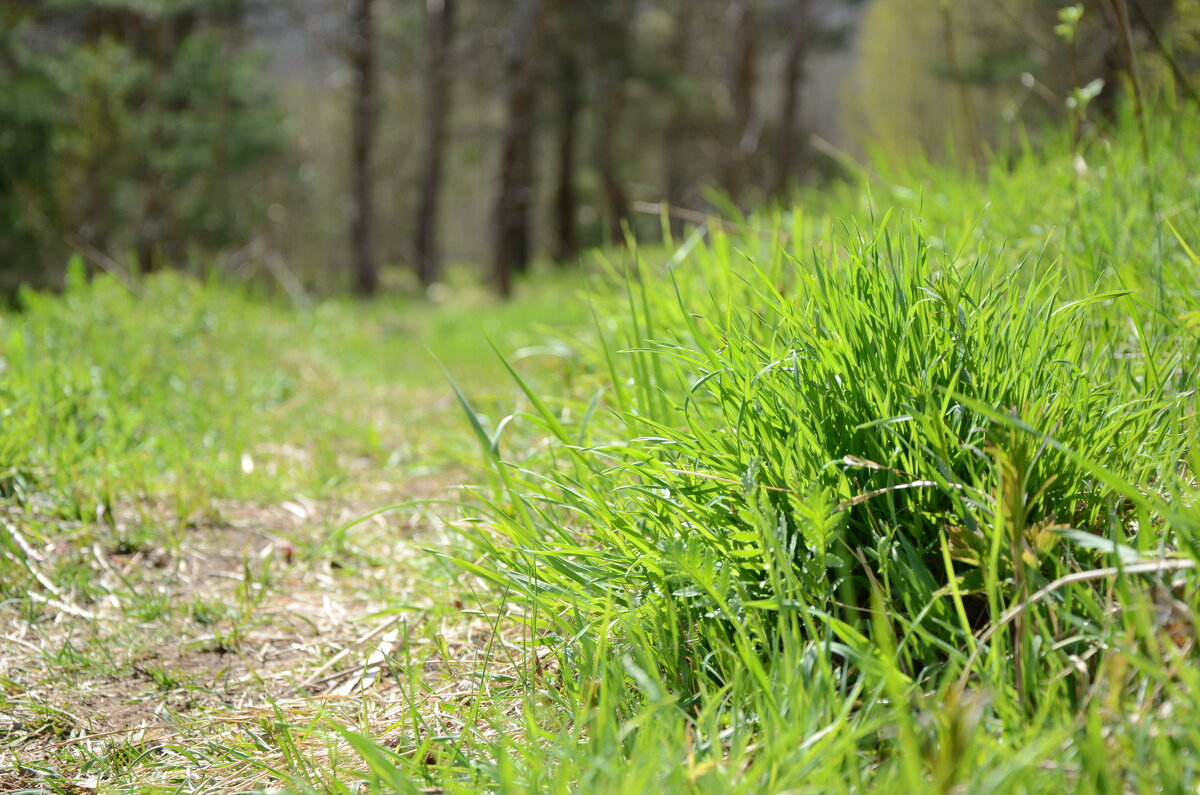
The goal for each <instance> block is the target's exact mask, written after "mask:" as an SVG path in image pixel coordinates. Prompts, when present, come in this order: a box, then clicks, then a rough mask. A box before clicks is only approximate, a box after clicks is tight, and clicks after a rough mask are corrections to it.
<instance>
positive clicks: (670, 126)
mask: <svg viewBox="0 0 1200 795" xmlns="http://www.w3.org/2000/svg"><path fill="white" fill-rule="evenodd" d="M691 43H692V0H682V2H681V3H679V6H678V9H677V11H676V16H675V35H674V36H673V37H672V39H671V50H670V54H669V58H670V64H671V69H672V71H673V72H674V79H675V81H676V84H675V86H674V89H673V91H672V95H671V97H670V102H671V115H670V118H669V119H668V120H667V126H666V131H665V136H664V138H663V161H664V163H665V170H666V175H665V176H666V183H667V184H666V186H665V188H666V199H667V204H668V205H670V206H671V207H673V208H681V207H684V206H685V205H686V204H687V201H688V196H687V192H688V188H689V184H688V167H687V162H688V161H687V153H688V140H689V139H688V124H687V121H688V115H689V114H688V103H687V99H688V92H687V91H686V90H685V88H683V87H682V85H683V83H684V81H687V80H688V79H689V78H688V75H689V74H690V71H689V68H690V65H691V64H690V61H691ZM670 224H671V227H670V228H671V234H672V235H673V236H674V237H679V236H680V235H682V234H683V220H682V219H680V218H678V217H676V216H674V215H672V216H671V220H670Z"/></svg>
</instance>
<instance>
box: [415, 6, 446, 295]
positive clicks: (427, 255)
mask: <svg viewBox="0 0 1200 795" xmlns="http://www.w3.org/2000/svg"><path fill="white" fill-rule="evenodd" d="M425 8H426V12H427V14H428V17H429V20H428V26H429V45H428V58H429V62H428V74H427V75H426V81H427V82H426V91H425V158H424V161H423V173H422V176H421V203H420V207H419V209H418V211H417V244H416V246H417V276H418V277H420V279H421V284H423V285H425V286H426V287H428V286H429V285H431V284H433V283H434V282H436V281H437V280H438V278H439V277H440V276H441V262H440V261H439V259H438V247H437V219H438V195H439V194H440V192H441V187H442V160H443V154H444V152H445V149H446V118H447V116H448V115H449V111H450V70H449V64H448V59H449V53H450V40H451V36H452V35H453V26H454V0H426V3H425Z"/></svg>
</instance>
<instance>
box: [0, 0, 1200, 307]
mask: <svg viewBox="0 0 1200 795" xmlns="http://www.w3.org/2000/svg"><path fill="white" fill-rule="evenodd" d="M0 3H2V6H0V8H2V11H0V292H4V293H11V292H12V291H13V290H14V289H16V288H17V287H18V286H20V285H22V284H32V285H36V286H46V287H55V286H58V285H59V284H61V282H62V277H63V273H64V271H65V269H66V265H67V262H68V261H69V260H70V258H71V257H72V256H75V257H78V258H80V259H81V260H82V261H84V262H85V263H86V264H87V266H88V267H89V268H91V269H103V270H109V271H112V272H114V273H116V274H118V275H121V276H123V277H124V276H128V275H130V274H135V273H137V272H139V271H140V272H149V271H154V270H156V269H162V268H166V267H178V268H187V269H194V270H197V271H204V270H207V269H210V268H218V269H220V270H221V271H222V272H224V273H226V274H228V275H230V276H232V277H234V278H245V279H256V280H258V279H261V280H263V281H264V282H265V283H267V284H271V285H273V286H274V287H277V288H279V289H282V290H284V291H286V292H288V293H290V294H292V295H293V297H296V296H298V295H303V294H307V293H310V292H313V291H316V292H329V291H339V290H347V289H351V290H354V291H355V292H357V293H360V294H370V293H373V292H375V291H377V290H379V289H381V288H389V289H418V287H419V286H422V285H423V286H426V287H428V286H431V285H437V284H442V283H446V282H447V280H448V279H449V282H450V284H451V285H453V283H454V279H455V278H459V276H457V274H472V276H469V277H468V276H464V277H462V278H480V279H487V280H489V281H491V282H492V283H493V284H494V286H495V287H496V288H497V289H498V290H499V291H500V292H502V293H507V292H508V291H509V290H510V289H511V285H512V280H513V278H514V277H516V276H517V275H518V274H520V273H521V272H522V271H524V270H526V269H527V268H528V267H529V263H530V262H532V261H537V260H546V261H556V262H559V263H564V264H567V263H571V262H573V261H575V260H576V259H577V257H578V254H579V252H581V251H583V250H585V249H587V248H589V247H593V246H597V245H603V244H605V243H607V242H609V241H613V240H620V239H621V237H622V234H623V229H624V228H625V227H626V226H628V228H630V229H632V230H633V231H634V232H635V233H636V234H637V235H638V236H639V237H640V238H643V239H647V240H650V239H655V238H657V236H658V235H659V234H660V218H659V217H658V216H657V215H656V206H657V207H658V208H659V209H661V208H662V207H664V206H670V207H672V208H677V209H676V210H674V211H673V212H675V213H676V217H675V218H674V220H673V223H675V224H682V223H684V222H686V221H687V219H688V218H690V217H692V216H691V215H690V214H691V213H703V212H708V211H712V210H714V209H716V210H717V211H719V212H721V213H732V212H735V211H744V210H749V209H752V208H754V207H757V206H759V205H761V204H762V203H763V202H767V201H772V200H784V199H787V198H788V197H790V196H793V195H794V192H795V191H796V190H797V189H800V188H803V187H804V186H812V185H819V184H820V183H821V182H822V181H824V180H828V179H830V178H833V177H836V176H837V175H838V174H839V172H840V171H842V170H843V169H845V168H848V167H849V168H854V167H856V166H855V164H858V163H870V162H872V159H873V158H889V159H895V158H905V157H910V156H914V155H926V156H930V157H933V158H935V159H955V160H959V161H961V162H962V163H963V165H964V167H984V166H986V165H987V164H995V163H997V162H1003V161H1002V159H1001V158H1002V157H1003V156H1004V155H1006V154H1007V153H1010V152H1014V151H1017V150H1019V149H1020V148H1021V147H1023V146H1027V145H1030V144H1032V145H1035V146H1036V144H1037V139H1038V135H1039V131H1041V130H1045V129H1047V127H1048V126H1049V125H1053V126H1055V127H1057V128H1058V129H1064V128H1069V129H1072V130H1074V134H1075V135H1076V136H1077V139H1082V138H1084V137H1085V136H1087V137H1088V138H1089V139H1090V138H1091V136H1090V135H1088V134H1089V132H1090V130H1091V128H1092V127H1093V126H1096V127H1099V128H1102V125H1104V124H1105V123H1106V121H1107V120H1109V119H1111V118H1112V117H1113V115H1114V114H1115V113H1117V112H1118V108H1119V106H1120V96H1121V95H1122V93H1123V92H1124V90H1125V89H1124V86H1125V85H1126V75H1127V74H1128V69H1127V65H1128V64H1129V61H1130V56H1131V55H1133V54H1135V53H1136V59H1137V61H1138V62H1139V63H1138V65H1139V67H1140V74H1141V77H1142V80H1143V82H1144V84H1145V85H1146V86H1148V89H1147V93H1148V94H1157V95H1158V96H1165V95H1167V94H1168V93H1174V94H1178V95H1184V94H1190V95H1191V96H1192V97H1193V98H1194V96H1195V86H1196V85H1197V82H1198V81H1197V73H1198V67H1200V0H1087V1H1086V2H1084V3H1082V4H1080V5H1077V6H1067V7H1064V3H1063V2H1061V0H1058V1H1057V2H1055V1H1054V0H0ZM1122 17H1125V18H1126V19H1127V20H1128V25H1127V26H1123V25H1122V24H1121V22H1122ZM1122 30H1131V31H1132V33H1133V36H1134V40H1133V41H1132V44H1133V47H1132V49H1131V48H1129V47H1128V46H1127V44H1129V42H1127V41H1126V40H1124V39H1123V38H1122V36H1121V35H1120V33H1121V31H1122ZM1183 145H1191V146H1194V145H1196V142H1183ZM448 268H449V270H448ZM447 273H450V277H448V276H447Z"/></svg>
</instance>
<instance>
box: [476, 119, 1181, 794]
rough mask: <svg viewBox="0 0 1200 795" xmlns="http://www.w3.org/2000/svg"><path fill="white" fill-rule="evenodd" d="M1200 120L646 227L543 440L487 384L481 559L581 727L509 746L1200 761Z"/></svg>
mask: <svg viewBox="0 0 1200 795" xmlns="http://www.w3.org/2000/svg"><path fill="white" fill-rule="evenodd" d="M1196 123H1197V117H1196V114H1195V112H1194V110H1191V109H1189V110H1187V111H1186V112H1181V113H1179V114H1176V115H1175V116H1173V117H1172V118H1171V120H1170V121H1160V127H1159V129H1157V130H1155V131H1154V136H1153V137H1154V140H1156V141H1157V142H1159V146H1158V150H1157V151H1156V152H1155V155H1154V159H1153V161H1152V162H1151V163H1149V164H1146V163H1144V162H1143V161H1142V158H1141V156H1140V153H1139V149H1138V146H1136V145H1130V141H1134V142H1136V137H1135V136H1133V135H1124V134H1120V135H1117V136H1116V137H1114V138H1113V139H1111V140H1107V141H1105V142H1104V145H1103V146H1099V145H1095V146H1093V148H1092V150H1091V151H1090V152H1089V157H1090V158H1091V162H1090V163H1089V164H1088V170H1087V171H1086V172H1083V171H1081V170H1080V169H1079V168H1077V167H1074V166H1073V165H1072V157H1071V151H1072V148H1071V147H1072V144H1071V141H1070V140H1069V139H1068V138H1064V139H1063V140H1062V141H1061V142H1059V145H1058V146H1057V147H1051V148H1050V149H1049V151H1047V152H1046V153H1044V154H1042V155H1038V156H1036V157H1028V158H1026V159H1024V160H1023V161H1021V162H1020V163H1018V164H1016V165H1015V166H1014V167H1013V168H1012V169H1008V170H1006V169H1002V168H999V167H997V168H995V169H993V171H992V172H991V174H990V175H989V177H988V178H987V181H986V182H985V183H984V184H982V185H980V184H974V183H973V182H972V181H969V180H967V181H964V179H963V178H962V177H961V176H959V175H956V174H953V173H950V172H945V171H937V170H930V171H927V172H925V173H923V174H922V175H921V176H922V177H923V180H921V181H918V180H917V179H916V178H914V177H913V175H911V174H907V175H906V174H897V175H894V176H888V175H887V174H886V172H885V173H884V178H885V181H884V187H883V188H882V189H880V188H878V187H876V188H873V189H872V191H871V192H870V193H863V194H860V195H858V196H852V197H851V198H852V200H854V201H856V202H857V201H861V202H862V204H859V205H858V206H857V207H854V206H847V205H845V204H843V205H842V206H840V207H838V209H837V211H836V214H835V215H819V216H808V215H805V214H804V213H803V212H802V211H801V210H799V209H797V210H794V211H789V212H785V213H780V214H776V215H775V216H773V217H764V218H759V219H755V220H751V221H749V222H747V226H745V227H742V228H737V229H736V230H731V229H730V228H728V227H725V228H714V229H711V230H709V233H708V236H709V239H708V240H707V241H706V242H698V238H699V237H700V236H701V232H699V231H698V232H697V233H695V234H694V235H693V236H692V237H691V238H689V239H688V240H686V241H684V242H683V244H682V247H680V248H679V249H678V251H677V252H675V253H674V254H673V256H670V259H669V260H666V261H665V262H664V259H665V258H661V257H659V256H657V255H654V256H649V255H643V256H641V257H638V256H637V255H636V254H634V255H631V256H630V260H629V261H628V262H627V263H625V265H626V271H625V275H624V277H623V278H621V279H616V280H615V281H616V282H617V284H618V285H619V286H618V288H617V290H616V291H610V290H609V289H608V288H601V289H598V290H596V291H595V292H593V294H592V297H591V300H592V301H593V302H594V303H595V315H596V318H597V322H596V324H595V328H594V330H593V332H592V333H590V334H588V335H585V336H583V337H581V338H579V340H578V342H577V352H578V356H579V357H580V358H581V359H582V360H583V361H584V362H586V365H585V366H584V370H585V371H586V372H588V373H589V374H590V377H589V379H588V381H587V383H586V384H585V385H581V387H582V388H581V389H580V390H577V391H576V392H575V393H573V394H572V395H571V396H570V397H569V398H568V399H567V400H565V401H562V402H561V403H560V402H558V401H556V400H552V399H550V398H549V397H548V396H547V395H545V394H544V393H542V394H540V393H539V392H538V391H537V390H536V389H535V388H534V387H533V386H531V385H529V384H528V383H526V382H525V380H524V379H522V377H521V376H520V375H519V374H518V371H517V369H516V368H513V369H512V373H513V376H514V378H516V379H517V383H518V385H519V386H520V388H521V389H522V390H523V391H524V394H525V399H526V401H527V403H526V409H525V410H524V411H522V412H520V414H519V416H520V417H521V418H523V419H524V420H526V421H528V422H529V423H532V424H533V425H535V426H537V427H539V428H540V429H541V430H542V431H543V433H544V434H545V435H546V437H547V438H548V440H549V441H550V444H549V445H548V446H547V447H546V448H545V450H544V451H542V452H539V453H535V454H532V455H530V454H529V453H527V452H526V451H524V450H520V451H513V452H509V451H508V450H507V447H506V445H505V440H504V433H505V431H504V427H505V426H504V424H501V425H498V426H497V430H495V431H492V430H491V429H489V428H485V427H484V426H483V425H482V424H480V423H479V422H478V420H476V419H475V414H474V412H473V411H472V410H471V405H470V402H469V398H468V397H467V396H466V395H465V394H464V395H461V397H462V400H463V402H464V405H465V406H466V407H467V408H468V410H469V411H471V417H472V421H473V422H474V424H475V430H476V432H477V434H478V436H479V438H480V441H481V442H482V443H483V445H484V447H485V450H486V453H487V460H488V461H489V462H490V468H491V470H492V471H493V473H494V483H493V487H492V488H491V489H490V490H488V491H485V492H483V493H482V497H483V503H484V513H483V516H482V518H481V526H480V529H478V530H477V531H474V532H471V533H469V534H468V535H467V538H468V539H470V540H471V541H472V542H473V543H474V544H475V546H476V548H477V549H478V551H479V555H478V556H477V557H473V558H470V559H467V558H465V557H464V558H463V559H462V560H461V561H460V562H461V563H462V564H463V565H464V566H466V567H467V568H468V569H469V570H470V571H472V572H474V573H476V574H479V575H481V576H484V577H487V578H489V579H491V580H493V581H494V582H496V583H497V584H498V585H500V586H501V587H502V588H503V589H504V592H505V593H506V594H507V598H508V599H509V600H515V601H516V602H518V603H519V604H520V605H521V607H520V611H521V615H522V616H524V619H523V620H524V621H526V622H527V623H528V624H529V630H530V632H531V637H532V638H534V639H535V640H534V641H532V642H533V643H534V644H535V645H536V646H537V647H538V648H541V649H544V650H547V651H548V652H549V654H550V655H551V656H552V657H554V658H555V659H556V660H557V671H558V678H557V679H556V680H554V681H539V679H538V678H537V677H536V676H534V677H532V678H531V680H530V681H529V683H528V684H529V686H530V687H531V688H533V689H534V690H535V691H538V692H540V694H541V696H540V697H541V698H543V699H544V698H549V699H550V700H551V702H552V706H551V707H550V709H549V712H550V713H552V714H557V715H559V716H560V720H562V721H563V722H564V723H563V724H562V726H563V727H564V731H566V732H567V734H568V736H570V737H573V738H574V740H575V741H577V742H580V743H582V742H584V741H585V740H586V745H581V746H575V745H572V744H571V742H566V743H563V744H562V745H561V746H559V748H558V750H557V751H555V752H551V753H550V755H549V757H550V758H549V760H546V759H543V758H540V757H535V755H534V754H532V753H531V752H530V749H529V748H528V745H527V743H521V742H516V741H506V740H500V741H497V742H496V745H497V751H496V752H497V753H502V754H504V755H505V756H510V757H511V755H514V754H516V755H518V756H519V758H520V760H521V761H520V762H519V763H517V762H512V763H506V764H504V765H500V767H499V768H498V770H497V771H495V774H496V775H499V776H500V777H501V778H502V779H506V780H508V781H509V782H510V783H514V784H517V783H520V784H522V785H524V786H529V785H533V783H534V782H537V781H540V780H541V777H543V776H549V777H551V778H552V779H553V778H554V777H558V776H561V777H562V779H561V780H563V781H571V782H573V783H578V782H581V781H589V782H591V783H592V784H595V785H597V786H601V787H602V788H603V787H605V786H607V787H617V786H629V781H630V780H633V781H638V782H640V785H643V786H646V787H651V786H656V787H662V786H680V787H683V788H688V787H695V788H698V789H706V788H713V789H719V790H722V791H751V790H762V789H764V788H766V789H769V790H772V791H774V790H779V789H792V788H799V789H798V790H797V791H807V790H821V791H828V790H829V788H830V787H833V788H834V789H837V788H839V787H842V788H844V787H848V788H850V789H856V788H858V787H860V786H866V785H870V786H872V787H874V786H890V787H909V788H910V791H911V789H915V788H917V787H921V786H928V783H929V781H931V780H932V781H933V782H934V783H935V784H937V785H938V786H939V787H940V788H941V791H949V790H950V789H952V788H954V787H955V786H959V785H961V786H966V787H967V788H968V790H969V791H1008V790H1010V789H1011V788H1012V786H1014V785H1015V782H1017V781H1018V780H1020V781H1023V782H1025V784H1024V785H1025V786H1029V787H1033V788H1037V789H1040V788H1042V787H1043V786H1046V787H1049V786H1079V785H1081V783H1082V782H1084V781H1088V782H1090V783H1091V784H1092V785H1095V786H1110V785H1111V786H1119V787H1126V788H1128V787H1132V788H1134V789H1136V788H1138V787H1141V786H1143V785H1150V784H1151V783H1152V782H1153V783H1154V785H1155V786H1157V784H1158V782H1160V781H1161V779H1160V778H1159V777H1160V776H1162V775H1166V774H1165V773H1164V771H1165V770H1166V769H1168V768H1170V769H1171V770H1172V772H1171V773H1170V775H1171V776H1174V777H1178V778H1175V779H1173V780H1178V781H1180V782H1183V781H1186V780H1190V779H1191V777H1192V776H1193V775H1194V773H1195V771H1192V770H1191V768H1190V767H1189V763H1187V762H1186V761H1185V760H1183V759H1181V758H1178V757H1177V755H1178V754H1179V753H1180V749H1181V748H1184V747H1189V743H1190V742H1191V740H1190V739H1189V733H1188V732H1187V731H1186V730H1183V729H1176V728H1175V726H1179V725H1181V724H1174V726H1168V725H1164V724H1162V723H1161V722H1160V721H1161V716H1162V715H1165V714H1172V715H1176V716H1178V715H1180V714H1189V713H1188V712H1187V711H1188V710H1194V709H1195V708H1196V704H1195V701H1194V699H1193V697H1192V696H1191V695H1189V692H1190V690H1189V686H1188V685H1187V682H1189V681H1190V678H1191V676H1192V675H1193V673H1194V671H1195V670H1196V668H1195V645H1196V641H1195V628H1194V626H1193V624H1192V620H1193V619H1192V616H1193V610H1194V608H1195V607H1196V604H1197V597H1196V590H1195V588H1194V582H1193V580H1194V577H1193V575H1191V574H1190V573H1189V572H1190V571H1191V569H1192V567H1193V565H1194V558H1193V557H1192V556H1193V555H1194V554H1195V551H1196V549H1197V547H1196V542H1197V539H1196V536H1195V530H1196V526H1197V525H1196V521H1197V516H1196V512H1195V507H1194V501H1195V495H1196V486H1195V481H1194V471H1195V465H1196V453H1197V450H1196V442H1197V429H1196V424H1195V419H1194V411H1195V405H1194V379H1195V375H1196V367H1197V364H1196V362H1197V359H1196V352H1197V345H1198V344H1200V338H1198V337H1197V336H1196V333H1195V327H1194V324H1193V323H1191V318H1192V312H1193V310H1191V307H1192V306H1194V305H1195V302H1196V300H1197V298H1198V297H1200V296H1198V295H1197V289H1198V288H1197V287H1196V281H1195V274H1196V273H1197V268H1198V267H1200V260H1197V258H1196V256H1195V254H1194V250H1193V249H1191V248H1189V244H1188V242H1187V241H1190V240H1194V239H1196V238H1197V236H1198V234H1200V224H1198V223H1197V215H1196V212H1195V210H1196V208H1195V199H1194V196H1195V189H1196V187H1197V185H1196V182H1195V177H1194V176H1192V175H1194V173H1195V170H1194V168H1192V167H1191V166H1189V165H1188V164H1187V163H1184V162H1180V161H1181V159H1182V160H1187V159H1188V158H1189V157H1190V154H1189V153H1181V152H1176V151H1174V150H1173V149H1172V148H1171V146H1170V144H1169V141H1172V140H1181V138H1180V136H1182V137H1183V138H1182V139H1186V137H1187V135H1189V134H1191V133H1194V132H1195V127H1196ZM1189 131H1191V133H1189ZM1147 165H1148V166H1149V167H1150V168H1151V169H1153V184H1154V185H1155V189H1156V190H1157V191H1158V194H1159V198H1160V200H1161V202H1160V203H1161V205H1162V206H1172V207H1175V208H1176V210H1175V211H1174V212H1173V214H1172V215H1171V217H1168V218H1160V217H1149V216H1148V212H1149V210H1148V209H1147V206H1148V205H1147V203H1146V201H1145V190H1146V184H1147V181H1146V180H1145V178H1144V175H1145V171H1144V169H1145V168H1146V167H1147ZM989 205H990V206H989ZM863 210H865V211H866V212H865V213H863V212H862V211H863ZM885 210H886V211H885ZM1056 210H1061V211H1062V214H1061V216H1059V217H1054V218H1051V217H1048V214H1053V213H1054V212H1055V211H1056ZM876 213H882V214H881V215H876ZM835 218H840V219H841V220H834V219H835ZM854 219H858V220H854ZM1000 229H1003V230H1006V231H1007V234H998V233H997V232H998V230H1000ZM614 270H615V269H614ZM541 653H543V654H544V653H546V651H543V652H541ZM1147 687H1150V688H1152V689H1153V690H1152V692H1148V691H1147V690H1146V688H1147ZM536 714H538V715H539V718H538V720H543V719H544V714H543V712H540V711H539V712H538V713H536ZM1154 716H1157V717H1154ZM1146 721H1149V722H1151V723H1154V724H1155V725H1156V728H1155V729H1153V730H1152V731H1151V730H1150V729H1149V728H1148V727H1147V725H1146V723H1145V722H1146ZM1185 722H1186V721H1185ZM1152 735H1153V736H1152ZM1147 744H1148V745H1147ZM1146 760H1148V762H1147V761H1146ZM815 771H824V772H822V773H821V774H819V775H817V776H816V777H815V778H814V775H815ZM1030 776H1036V777H1037V779H1036V780H1037V782H1038V783H1037V784H1036V786H1035V785H1034V784H1032V783H1030V782H1031V781H1032V780H1033V779H1031V778H1029V777H1030ZM835 781H836V782H838V783H837V786H834V783H835Z"/></svg>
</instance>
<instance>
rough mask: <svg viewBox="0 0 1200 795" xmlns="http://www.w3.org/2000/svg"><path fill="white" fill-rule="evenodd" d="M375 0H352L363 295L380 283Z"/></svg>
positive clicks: (358, 263) (357, 274) (356, 249)
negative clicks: (375, 157)
mask: <svg viewBox="0 0 1200 795" xmlns="http://www.w3.org/2000/svg"><path fill="white" fill-rule="evenodd" d="M371 12H372V0H350V25H351V35H352V36H353V43H352V47H351V54H350V68H351V70H352V71H353V73H354V111H353V121H352V124H353V130H352V132H351V138H352V141H351V149H352V152H351V161H352V162H351V168H352V177H351V180H352V185H351V195H352V197H353V201H354V210H353V212H354V216H353V219H352V221H351V227H350V254H351V261H352V263H353V267H354V291H355V292H356V293H357V294H359V295H362V296H368V295H372V294H374V293H375V291H376V289H377V288H378V287H379V262H378V261H377V260H376V254H375V184H374V180H373V179H372V176H373V175H372V173H371V161H372V159H373V157H372V155H373V152H374V149H375V117H376V102H377V99H376V85H375V83H376V77H377V76H376V74H375V22H374V19H373V17H372V13H371Z"/></svg>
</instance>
